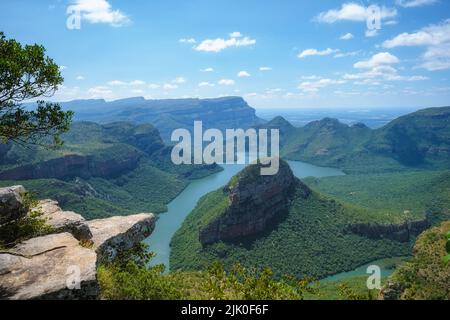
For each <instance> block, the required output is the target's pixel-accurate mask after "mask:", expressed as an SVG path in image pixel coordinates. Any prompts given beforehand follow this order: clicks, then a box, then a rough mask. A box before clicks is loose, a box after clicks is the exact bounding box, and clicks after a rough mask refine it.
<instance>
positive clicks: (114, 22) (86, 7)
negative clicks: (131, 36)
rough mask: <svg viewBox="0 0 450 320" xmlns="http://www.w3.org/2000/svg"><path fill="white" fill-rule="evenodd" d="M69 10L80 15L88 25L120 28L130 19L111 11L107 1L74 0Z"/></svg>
mask: <svg viewBox="0 0 450 320" xmlns="http://www.w3.org/2000/svg"><path fill="white" fill-rule="evenodd" d="M69 10H74V11H77V12H80V13H81V18H82V19H83V20H86V21H88V22H90V23H106V24H109V25H111V26H113V27H121V26H124V25H126V24H128V23H129V22H130V18H129V17H128V16H127V15H126V14H124V13H123V12H122V11H120V10H113V9H112V7H111V4H109V2H108V1H107V0H75V1H74V4H73V5H71V6H69V8H68V12H69Z"/></svg>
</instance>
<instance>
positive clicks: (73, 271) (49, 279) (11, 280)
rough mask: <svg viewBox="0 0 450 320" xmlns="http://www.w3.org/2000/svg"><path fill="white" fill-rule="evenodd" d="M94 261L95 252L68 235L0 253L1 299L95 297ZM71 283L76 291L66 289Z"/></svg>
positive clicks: (34, 241)
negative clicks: (72, 282) (77, 285)
mask: <svg viewBox="0 0 450 320" xmlns="http://www.w3.org/2000/svg"><path fill="white" fill-rule="evenodd" d="M96 260H97V255H96V253H95V252H94V251H93V250H90V249H87V248H83V247H82V246H80V245H79V242H78V240H76V239H75V238H74V237H73V236H72V235H71V234H70V233H60V234H52V235H49V236H45V237H39V238H34V239H30V240H28V241H25V242H23V243H21V244H19V245H18V246H17V247H15V248H13V249H11V250H9V251H8V252H4V253H0V280H1V281H0V295H1V298H6V299H12V300H16V299H20V300H22V299H75V298H83V299H93V298H96V297H97V296H98V293H99V290H98V284H97V281H96ZM71 280H73V281H75V282H77V283H79V287H78V288H79V289H76V288H74V289H76V290H71V289H70V288H68V283H69V282H70V281H71ZM78 281H79V282H78Z"/></svg>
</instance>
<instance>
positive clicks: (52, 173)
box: [0, 148, 143, 180]
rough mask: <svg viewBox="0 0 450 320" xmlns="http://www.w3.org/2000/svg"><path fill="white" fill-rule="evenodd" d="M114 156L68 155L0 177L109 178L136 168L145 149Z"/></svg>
mask: <svg viewBox="0 0 450 320" xmlns="http://www.w3.org/2000/svg"><path fill="white" fill-rule="evenodd" d="M128 149H129V150H127V152H123V153H120V154H117V153H116V154H115V156H114V157H110V158H107V157H105V158H104V159H99V158H98V157H95V156H90V155H88V156H84V155H76V154H72V155H66V156H64V157H60V158H55V159H51V160H48V161H44V162H40V163H37V164H27V165H24V166H19V167H16V168H12V169H9V170H3V171H1V172H0V180H31V179H68V178H74V177H83V178H89V177H100V178H110V177H116V176H119V175H120V174H122V173H125V172H128V171H131V170H133V169H135V168H136V167H137V166H138V164H139V160H140V159H141V157H142V155H143V154H142V152H139V151H138V150H136V149H132V148H128Z"/></svg>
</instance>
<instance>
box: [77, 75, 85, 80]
mask: <svg viewBox="0 0 450 320" xmlns="http://www.w3.org/2000/svg"><path fill="white" fill-rule="evenodd" d="M75 79H77V80H78V81H83V80H85V78H84V77H83V76H77V77H76V78H75Z"/></svg>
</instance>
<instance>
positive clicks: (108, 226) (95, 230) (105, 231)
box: [88, 214, 155, 262]
mask: <svg viewBox="0 0 450 320" xmlns="http://www.w3.org/2000/svg"><path fill="white" fill-rule="evenodd" d="M88 226H89V229H90V230H91V232H92V241H93V242H94V247H93V249H94V250H95V251H96V252H97V254H98V255H99V257H101V262H105V261H111V260H113V259H114V258H115V257H116V255H117V252H118V251H119V250H128V249H131V248H132V247H133V246H134V245H135V244H136V243H139V242H141V241H142V240H144V239H145V238H147V237H148V236H149V235H150V234H151V233H152V232H153V229H154V228H155V219H154V217H153V215H148V214H138V215H134V216H127V217H112V218H108V219H99V220H93V221H89V222H88Z"/></svg>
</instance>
